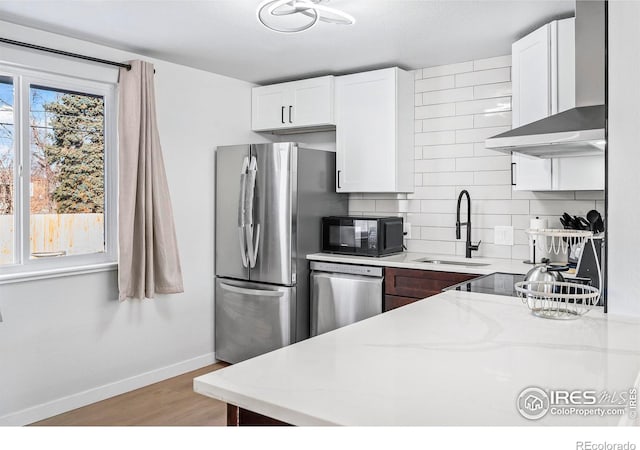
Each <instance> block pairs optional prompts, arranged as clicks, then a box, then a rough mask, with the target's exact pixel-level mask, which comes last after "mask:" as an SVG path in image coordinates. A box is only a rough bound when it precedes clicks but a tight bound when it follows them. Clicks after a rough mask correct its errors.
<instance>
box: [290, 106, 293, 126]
mask: <svg viewBox="0 0 640 450" xmlns="http://www.w3.org/2000/svg"><path fill="white" fill-rule="evenodd" d="M292 109H293V106H291V105H289V123H293V120H291V110H292Z"/></svg>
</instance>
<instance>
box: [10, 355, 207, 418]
mask: <svg viewBox="0 0 640 450" xmlns="http://www.w3.org/2000/svg"><path fill="white" fill-rule="evenodd" d="M215 362H216V357H215V353H207V354H205V355H202V356H197V357H195V358H192V359H188V360H186V361H181V362H179V363H176V364H172V365H170V366H166V367H161V368H159V369H155V370H151V371H149V372H145V373H141V374H139V375H134V376H132V377H129V378H125V379H124V380H119V381H114V382H113V383H109V384H105V385H103V386H98V387H95V388H93V389H88V390H86V391H83V392H78V393H77V394H72V395H69V396H67V397H62V398H59V399H56V400H52V401H50V402H47V403H42V404H40V405H36V406H32V407H30V408H27V409H23V410H21V411H17V412H14V413H9V414H6V415H4V416H2V417H0V426H22V425H27V424H30V423H33V422H37V421H39V420H43V419H46V418H49V417H52V416H56V415H58V414H62V413H64V412H67V411H71V410H73V409H76V408H80V407H82V406H86V405H90V404H91V403H95V402H99V401H101V400H105V399H107V398H111V397H114V396H116V395H120V394H124V393H125V392H129V391H133V390H135V389H139V388H141V387H144V386H148V385H150V384H153V383H157V382H158V381H162V380H166V379H168V378H172V377H175V376H178V375H182V374H183V373H186V372H190V371H192V370H196V369H199V368H201V367H204V366H208V365H209V364H213V363H215Z"/></svg>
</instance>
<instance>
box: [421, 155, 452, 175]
mask: <svg viewBox="0 0 640 450" xmlns="http://www.w3.org/2000/svg"><path fill="white" fill-rule="evenodd" d="M455 170H456V160H455V159H447V158H441V159H423V160H420V161H416V162H415V171H416V172H418V173H424V172H454V171H455Z"/></svg>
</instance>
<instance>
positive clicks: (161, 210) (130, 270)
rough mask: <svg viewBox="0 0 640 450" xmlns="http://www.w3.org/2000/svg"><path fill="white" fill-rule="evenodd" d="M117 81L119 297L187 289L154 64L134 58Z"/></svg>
mask: <svg viewBox="0 0 640 450" xmlns="http://www.w3.org/2000/svg"><path fill="white" fill-rule="evenodd" d="M130 64H131V70H127V69H120V80H119V91H120V98H119V109H120V111H119V117H118V143H119V174H118V176H119V184H118V185H119V203H118V207H119V208H118V209H119V211H118V234H119V251H120V254H119V262H118V287H119V293H120V294H119V297H120V300H125V299H127V298H140V299H142V298H153V297H154V295H155V294H156V293H158V294H175V293H178V292H184V289H183V285H182V270H181V268H180V257H179V255H178V245H177V242H176V233H175V226H174V223H173V210H172V208H171V199H170V198H169V188H168V185H167V177H166V173H165V170H164V162H163V161H162V148H161V147H160V136H159V134H158V126H157V121H156V102H155V91H154V87H153V77H154V70H153V65H152V64H150V63H147V62H144V61H131V63H130Z"/></svg>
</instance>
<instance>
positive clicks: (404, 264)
mask: <svg viewBox="0 0 640 450" xmlns="http://www.w3.org/2000/svg"><path fill="white" fill-rule="evenodd" d="M424 258H429V259H433V260H444V261H460V262H470V263H483V264H488V265H486V266H464V265H457V264H456V265H453V264H430V263H424V262H419V261H418V260H419V259H424ZM307 259H308V260H310V261H327V262H335V263H344V264H361V265H365V266H384V267H397V268H403V269H419V270H435V271H440V272H457V273H471V274H478V275H488V274H491V273H494V272H506V273H518V274H526V273H527V272H528V271H529V270H530V269H531V268H532V267H533V266H532V265H531V264H525V263H523V262H522V261H521V260H515V259H496V258H481V257H473V258H471V259H466V258H464V257H460V256H451V255H437V254H432V253H429V254H427V253H412V252H404V253H400V254H397V255H391V256H383V257H381V258H372V257H367V256H349V255H339V254H334V253H313V254H310V255H308V256H307Z"/></svg>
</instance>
